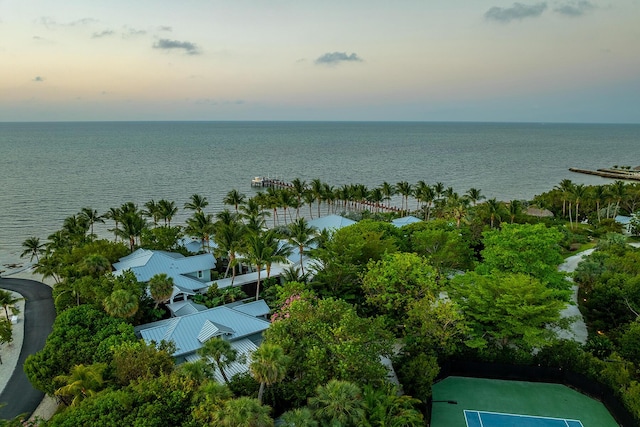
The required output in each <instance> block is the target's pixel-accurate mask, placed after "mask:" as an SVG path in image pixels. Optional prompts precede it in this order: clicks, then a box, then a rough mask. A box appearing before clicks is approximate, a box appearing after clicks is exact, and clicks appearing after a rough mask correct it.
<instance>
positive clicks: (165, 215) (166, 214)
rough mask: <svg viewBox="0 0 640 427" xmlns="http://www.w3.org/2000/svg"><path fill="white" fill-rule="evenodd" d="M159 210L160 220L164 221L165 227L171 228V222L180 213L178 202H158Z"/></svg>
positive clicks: (163, 200)
mask: <svg viewBox="0 0 640 427" xmlns="http://www.w3.org/2000/svg"><path fill="white" fill-rule="evenodd" d="M158 209H159V210H160V219H162V220H163V221H164V225H166V226H168V227H171V220H172V219H173V217H174V216H176V214H177V213H178V207H177V206H176V202H173V201H169V200H166V199H161V200H158Z"/></svg>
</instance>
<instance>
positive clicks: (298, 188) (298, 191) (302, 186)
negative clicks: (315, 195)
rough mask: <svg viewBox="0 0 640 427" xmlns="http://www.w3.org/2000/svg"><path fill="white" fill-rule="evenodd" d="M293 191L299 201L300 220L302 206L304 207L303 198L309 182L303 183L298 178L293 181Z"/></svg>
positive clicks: (297, 210) (297, 215)
mask: <svg viewBox="0 0 640 427" xmlns="http://www.w3.org/2000/svg"><path fill="white" fill-rule="evenodd" d="M291 186H292V187H291V189H292V191H293V195H294V196H295V197H296V199H297V200H298V208H297V209H296V218H300V206H302V196H303V195H304V193H305V191H307V182H306V181H302V180H301V179H300V178H296V179H294V180H293V181H291Z"/></svg>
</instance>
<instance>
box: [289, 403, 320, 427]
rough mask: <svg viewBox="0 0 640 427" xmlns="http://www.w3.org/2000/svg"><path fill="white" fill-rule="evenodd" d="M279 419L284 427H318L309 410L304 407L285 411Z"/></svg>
mask: <svg viewBox="0 0 640 427" xmlns="http://www.w3.org/2000/svg"><path fill="white" fill-rule="evenodd" d="M280 419H281V420H282V426H284V427H318V421H316V419H315V418H314V417H313V413H312V412H311V409H309V408H307V407H306V406H303V407H302V408H295V409H292V410H290V411H287V412H285V413H284V414H282V416H281V417H280Z"/></svg>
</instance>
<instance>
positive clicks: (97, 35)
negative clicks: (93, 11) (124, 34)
mask: <svg viewBox="0 0 640 427" xmlns="http://www.w3.org/2000/svg"><path fill="white" fill-rule="evenodd" d="M113 34H115V33H114V31H113V30H104V31H100V32H99V33H93V34H92V35H91V38H92V39H99V38H102V37H108V36H112V35H113Z"/></svg>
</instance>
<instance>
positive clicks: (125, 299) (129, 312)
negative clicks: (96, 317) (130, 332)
mask: <svg viewBox="0 0 640 427" xmlns="http://www.w3.org/2000/svg"><path fill="white" fill-rule="evenodd" d="M138 304H139V303H138V297H137V296H136V295H134V294H133V293H132V292H130V291H128V290H125V289H118V290H115V291H113V292H112V293H111V295H109V296H108V297H107V298H106V299H105V300H104V309H105V311H106V312H107V314H109V315H110V316H113V317H118V318H121V319H128V318H130V317H133V315H135V314H136V313H137V312H138Z"/></svg>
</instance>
